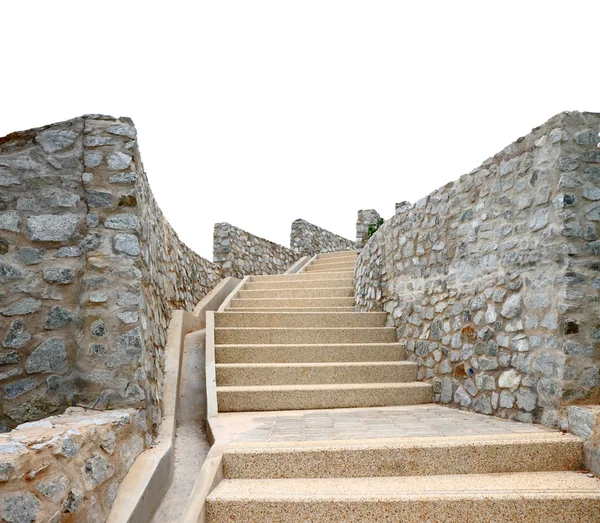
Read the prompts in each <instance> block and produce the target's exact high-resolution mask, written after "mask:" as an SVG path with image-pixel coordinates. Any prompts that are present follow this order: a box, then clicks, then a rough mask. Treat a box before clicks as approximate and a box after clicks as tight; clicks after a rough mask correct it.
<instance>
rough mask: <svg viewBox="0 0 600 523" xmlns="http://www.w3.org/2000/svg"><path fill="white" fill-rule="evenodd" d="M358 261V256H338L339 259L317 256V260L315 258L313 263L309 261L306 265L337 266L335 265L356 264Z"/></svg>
mask: <svg viewBox="0 0 600 523" xmlns="http://www.w3.org/2000/svg"><path fill="white" fill-rule="evenodd" d="M355 262H356V258H337V259H332V260H328V259H325V258H321V259H319V258H317V259H316V260H314V261H313V262H312V263H309V264H308V265H305V268H306V267H316V266H319V267H325V266H327V267H332V268H333V267H335V266H342V265H343V266H346V265H352V266H353V265H354V264H355Z"/></svg>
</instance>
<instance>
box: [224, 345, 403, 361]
mask: <svg viewBox="0 0 600 523" xmlns="http://www.w3.org/2000/svg"><path fill="white" fill-rule="evenodd" d="M215 354H216V361H217V363H311V362H315V363H319V362H320V363H326V362H365V361H399V360H402V359H403V357H404V348H403V347H402V345H401V344H400V343H349V344H345V345H342V344H335V343H334V344H305V345H298V344H295V345H233V344H229V345H216V346H215Z"/></svg>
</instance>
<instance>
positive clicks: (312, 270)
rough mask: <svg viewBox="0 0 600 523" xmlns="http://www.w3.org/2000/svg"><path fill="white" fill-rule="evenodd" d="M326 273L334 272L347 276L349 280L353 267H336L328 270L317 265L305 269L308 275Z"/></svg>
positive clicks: (352, 274) (352, 273)
mask: <svg viewBox="0 0 600 523" xmlns="http://www.w3.org/2000/svg"><path fill="white" fill-rule="evenodd" d="M321 272H322V273H328V272H336V273H338V274H347V275H348V277H349V278H351V277H353V276H354V267H337V268H333V267H331V268H329V267H325V266H319V265H309V266H308V267H307V268H306V273H308V274H318V273H321Z"/></svg>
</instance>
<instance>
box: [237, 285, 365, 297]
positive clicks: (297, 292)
mask: <svg viewBox="0 0 600 523" xmlns="http://www.w3.org/2000/svg"><path fill="white" fill-rule="evenodd" d="M238 297H239V298H241V299H269V298H272V299H281V298H292V299H293V298H352V297H354V288H353V287H344V288H342V287H339V288H328V289H275V290H263V291H246V290H241V291H240V292H239V294H238Z"/></svg>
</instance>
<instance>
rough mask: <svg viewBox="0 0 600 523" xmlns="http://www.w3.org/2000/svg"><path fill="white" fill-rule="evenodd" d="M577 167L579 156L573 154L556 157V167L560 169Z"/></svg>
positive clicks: (569, 169)
mask: <svg viewBox="0 0 600 523" xmlns="http://www.w3.org/2000/svg"><path fill="white" fill-rule="evenodd" d="M577 167H579V158H577V156H575V155H571V156H560V157H559V158H558V168H559V169H560V170H561V171H574V170H575V169H577Z"/></svg>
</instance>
